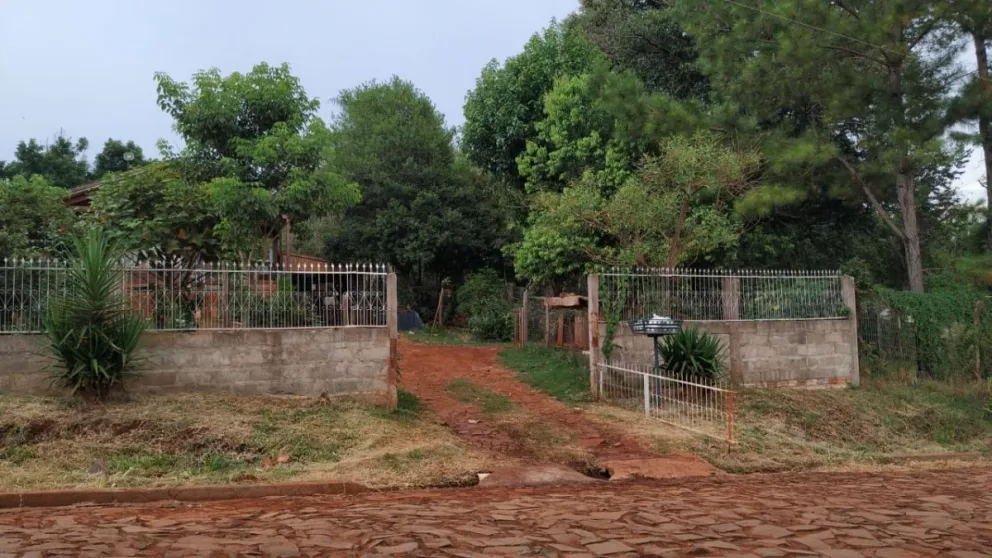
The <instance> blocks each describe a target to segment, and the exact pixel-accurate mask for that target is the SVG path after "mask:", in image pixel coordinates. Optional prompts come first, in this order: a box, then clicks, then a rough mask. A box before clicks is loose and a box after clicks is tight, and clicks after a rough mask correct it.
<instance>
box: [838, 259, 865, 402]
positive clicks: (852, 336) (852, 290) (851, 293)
mask: <svg viewBox="0 0 992 558" xmlns="http://www.w3.org/2000/svg"><path fill="white" fill-rule="evenodd" d="M840 295H841V298H842V299H843V300H844V305H845V306H847V308H848V312H849V313H848V317H847V319H848V343H850V345H851V380H850V382H851V385H852V386H857V385H859V384H860V383H861V363H860V362H858V356H859V355H858V287H857V284H856V283H855V282H854V277H851V276H850V275H841V276H840Z"/></svg>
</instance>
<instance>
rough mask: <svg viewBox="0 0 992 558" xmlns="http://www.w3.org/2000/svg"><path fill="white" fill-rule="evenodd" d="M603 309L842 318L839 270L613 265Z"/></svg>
mask: <svg viewBox="0 0 992 558" xmlns="http://www.w3.org/2000/svg"><path fill="white" fill-rule="evenodd" d="M599 285H600V287H599V290H600V294H599V303H600V309H599V312H600V315H601V316H609V315H613V314H617V313H619V316H618V318H619V319H621V320H629V319H632V318H639V317H645V316H650V315H652V314H658V315H662V316H669V317H673V318H678V319H682V320H695V321H705V320H799V319H813V318H842V317H846V316H848V315H850V312H851V310H850V308H848V307H847V306H846V305H845V304H844V299H843V296H842V288H841V274H840V272H837V271H775V270H768V271H753V270H742V271H724V270H694V269H636V270H612V271H609V272H606V273H601V274H600V279H599Z"/></svg>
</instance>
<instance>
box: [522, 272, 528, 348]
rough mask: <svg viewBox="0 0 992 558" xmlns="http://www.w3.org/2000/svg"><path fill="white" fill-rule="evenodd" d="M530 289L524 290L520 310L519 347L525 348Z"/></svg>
mask: <svg viewBox="0 0 992 558" xmlns="http://www.w3.org/2000/svg"><path fill="white" fill-rule="evenodd" d="M529 308H530V287H527V288H526V289H524V296H523V306H522V307H521V308H520V346H521V347H526V346H527V340H528V339H530V332H529V331H528V329H529V327H530V326H529V324H530V310H529Z"/></svg>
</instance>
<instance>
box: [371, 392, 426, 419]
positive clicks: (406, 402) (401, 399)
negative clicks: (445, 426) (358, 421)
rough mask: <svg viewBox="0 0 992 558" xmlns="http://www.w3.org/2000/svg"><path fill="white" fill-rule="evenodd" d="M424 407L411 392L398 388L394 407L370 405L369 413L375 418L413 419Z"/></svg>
mask: <svg viewBox="0 0 992 558" xmlns="http://www.w3.org/2000/svg"><path fill="white" fill-rule="evenodd" d="M425 409H426V407H425V406H424V404H423V402H421V401H420V399H419V398H418V397H417V396H416V395H414V394H413V393H411V392H409V391H407V390H405V389H403V388H399V389H397V390H396V408H395V409H385V408H383V407H372V408H370V409H369V413H370V414H371V415H372V416H374V417H376V418H383V419H391V420H398V421H401V422H402V421H415V420H417V418H419V417H420V414H421V413H422V412H423V411H424V410H425Z"/></svg>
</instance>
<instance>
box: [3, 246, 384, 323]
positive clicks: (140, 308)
mask: <svg viewBox="0 0 992 558" xmlns="http://www.w3.org/2000/svg"><path fill="white" fill-rule="evenodd" d="M69 265H70V264H67V263H64V262H59V261H54V260H4V261H3V262H0V333H38V332H41V331H42V330H43V329H44V323H45V315H46V313H47V309H48V307H49V305H50V304H51V302H52V301H53V300H56V299H57V298H58V297H61V296H66V295H68V294H70V293H71V292H72V289H73V285H72V282H71V281H70V279H69V267H68V266H69ZM119 272H120V281H121V293H122V295H123V296H124V297H125V299H126V301H127V303H128V305H129V306H130V307H131V308H133V309H134V310H135V311H136V312H138V313H139V314H140V315H142V316H144V317H145V318H146V320H147V321H148V327H149V329H152V330H162V331H169V330H190V329H214V330H216V329H244V328H255V329H286V328H312V327H347V326H363V327H386V325H387V324H386V312H387V299H386V284H387V280H386V278H387V275H388V269H387V267H386V266H384V265H371V264H359V265H327V264H306V265H304V264H301V265H287V266H272V265H239V264H227V263H221V264H212V265H205V266H198V267H195V268H186V267H181V266H173V265H165V264H156V263H141V264H135V265H126V264H124V265H121V267H120V269H119Z"/></svg>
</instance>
